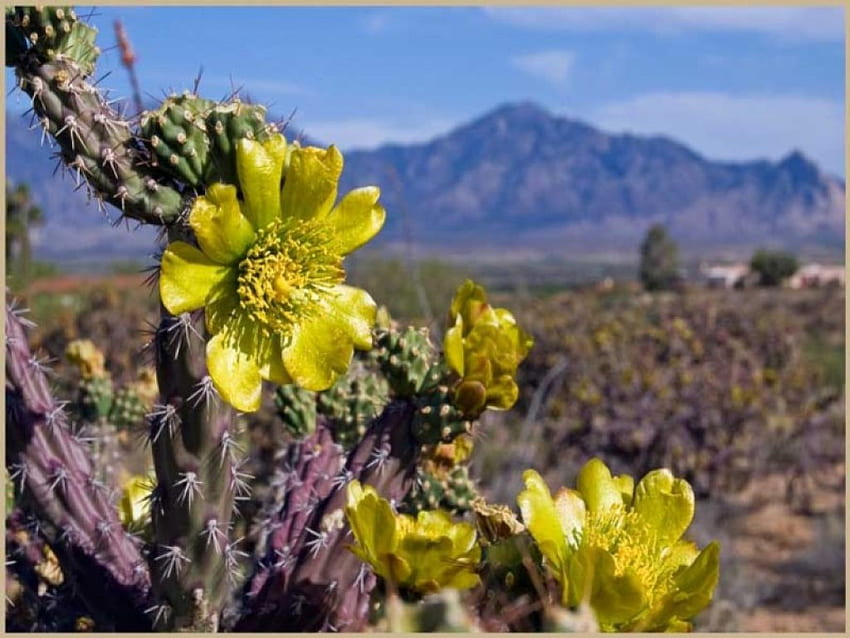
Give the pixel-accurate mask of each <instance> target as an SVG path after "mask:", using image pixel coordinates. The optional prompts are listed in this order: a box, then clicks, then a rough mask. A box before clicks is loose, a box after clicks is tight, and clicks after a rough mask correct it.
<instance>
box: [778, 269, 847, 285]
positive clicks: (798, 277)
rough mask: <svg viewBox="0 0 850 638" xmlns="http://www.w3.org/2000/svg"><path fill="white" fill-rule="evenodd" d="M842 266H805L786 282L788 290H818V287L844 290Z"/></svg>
mask: <svg viewBox="0 0 850 638" xmlns="http://www.w3.org/2000/svg"><path fill="white" fill-rule="evenodd" d="M844 275H845V268H844V266H824V265H822V264H814V263H812V264H806V265H805V266H802V267H801V268H799V269H798V270H797V272H795V273H794V274H793V275H792V276H791V278H790V279H789V280H788V287H789V288H795V289H797V288H818V287H820V286H839V287H840V288H844Z"/></svg>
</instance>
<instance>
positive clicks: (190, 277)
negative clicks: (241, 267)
mask: <svg viewBox="0 0 850 638" xmlns="http://www.w3.org/2000/svg"><path fill="white" fill-rule="evenodd" d="M227 274H228V269H227V267H226V266H222V265H221V264H217V263H215V262H214V261H213V260H212V259H210V258H209V257H207V255H205V254H204V253H202V252H201V251H200V250H198V249H197V248H195V247H194V246H191V245H189V244H187V243H185V242H182V241H175V242H172V243H170V244H169V245H168V248H166V249H165V252H164V253H163V255H162V265H161V271H160V277H159V294H160V296H161V297H162V303H163V305H164V306H165V307H166V309H167V310H168V312H170V313H171V314H173V315H179V314H182V313H184V312H188V311H190V310H197V309H198V308H203V306H204V303H205V302H206V299H207V295H208V294H209V292H210V290H211V289H212V288H213V286H214V285H215V284H216V283H218V282H219V281H221V280H222V279H224V278H225V277H226V276H227Z"/></svg>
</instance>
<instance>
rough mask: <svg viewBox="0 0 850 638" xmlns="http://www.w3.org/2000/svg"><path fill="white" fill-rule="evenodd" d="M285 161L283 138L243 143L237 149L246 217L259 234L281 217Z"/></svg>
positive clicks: (240, 184) (279, 136)
mask: <svg viewBox="0 0 850 638" xmlns="http://www.w3.org/2000/svg"><path fill="white" fill-rule="evenodd" d="M285 157H286V140H285V139H284V137H283V135H273V136H272V137H270V138H269V139H268V140H266V141H265V142H257V141H254V140H248V139H241V140H239V143H238V144H237V145H236V172H237V173H238V175H239V186H240V187H241V190H242V197H244V199H245V211H244V213H245V215H246V216H247V217H248V219H250V220H251V222H253V224H254V228H256V229H257V230H259V229H260V228H264V227H265V226H267V225H268V224H269V222H271V221H272V220H273V219H277V218H278V217H279V216H280V176H281V171H282V169H283V160H284V158H285Z"/></svg>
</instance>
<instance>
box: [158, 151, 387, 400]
mask: <svg viewBox="0 0 850 638" xmlns="http://www.w3.org/2000/svg"><path fill="white" fill-rule="evenodd" d="M342 164H343V161H342V154H341V153H340V152H339V151H338V150H337V149H336V147H334V146H331V147H330V148H328V149H319V148H315V147H305V148H301V147H300V146H297V145H294V146H293V145H290V146H289V147H287V144H286V140H285V139H284V138H283V136H282V135H275V136H273V137H271V138H270V139H269V140H267V141H265V142H257V141H253V140H248V139H243V140H240V141H239V143H238V144H237V148H236V167H237V173H238V177H239V190H238V191H237V189H236V187H235V186H232V185H230V184H222V183H217V184H213V185H212V186H210V187H209V188H208V189H207V191H206V193H205V194H204V195H203V196H201V197H199V198H198V199H197V200H196V201H195V203H194V205H193V206H192V210H191V212H190V214H189V225H190V226H191V227H192V230H193V231H194V232H195V236H196V237H197V240H198V246H199V248H196V247H195V246H193V245H191V244H188V243H186V242H183V241H174V242H172V243H171V244H169V245H168V247H167V248H166V250H165V253H164V254H163V257H162V270H161V277H160V285H159V289H160V295H161V297H162V302H163V304H164V305H165V307H166V308H167V309H168V311H169V312H171V313H172V314H175V315H176V314H181V313H184V312H187V311H191V310H196V309H199V308H205V310H206V315H205V319H206V328H207V331H208V332H209V333H210V335H212V336H211V338H210V340H209V342H208V343H207V350H206V356H207V366H208V368H209V373H210V376H211V378H212V381H213V385H214V386H215V388H216V390H217V391H218V393H219V394H220V395H221V397H222V398H223V399H224V400H225V401H227V402H228V403H230V404H231V405H233V406H234V407H235V408H237V409H238V410H241V411H243V412H253V411H255V410H257V409H259V406H260V393H261V387H262V379H268V380H271V381H274V382H276V383H292V382H294V383H297V384H298V385H300V386H301V387H303V388H306V389H308V390H325V389H327V388H329V387H330V386H331V385H332V384H333V383H334V381H335V380H336V378H337V377H338V376H339V375H340V374H342V373H343V372H345V371H346V370H347V369H348V365H349V363H350V362H351V357H352V354H353V348H358V349H369V348H371V346H372V332H371V331H372V326H373V324H374V322H375V314H376V304H375V302H374V301H373V300H372V298H371V297H370V296H369V295H368V294H367V293H366V292H365V291H363V290H359V289H357V288H352V287H350V286H345V285H343V284H342V282H343V279H344V276H345V272H344V270H343V268H342V261H343V258H344V257H345V255H347V254H349V253H350V252H352V251H354V250H355V249H357V248H359V247H360V246H362V245H363V244H365V243H366V242H368V241H369V240H370V239H372V237H374V236H375V234H376V233H377V232H378V231H379V230H380V229H381V227H382V226H383V223H384V218H385V216H386V214H385V211H384V209H383V207H381V206H380V205H379V204H378V197H379V194H380V191H379V190H378V189H377V188H376V187H374V186H368V187H365V188H358V189H355V190H353V191H351V192H349V193H348V194H347V195H346V196H345V197H343V198H342V199H341V200H340V201H339V202H338V203H337V204H336V205H334V202H335V200H336V197H337V183H338V181H339V176H340V174H341V172H342ZM281 182H282V183H283V187H282V188H281V186H280V185H281Z"/></svg>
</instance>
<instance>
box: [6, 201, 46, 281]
mask: <svg viewBox="0 0 850 638" xmlns="http://www.w3.org/2000/svg"><path fill="white" fill-rule="evenodd" d="M42 223H44V217H43V215H42V212H41V208H39V207H38V206H36V205H35V204H33V201H32V197H31V196H30V190H29V187H28V186H27V185H26V184H18V185H17V186H16V187H14V188H12V187H11V186H10V185H8V184H7V185H6V264H7V266H9V267H10V268H9V270H10V271H12V272H13V273H14V275H15V278H16V279H17V281H18V282H19V283H20V284H25V283H26V282H27V281H29V277H30V266H31V264H30V261H31V255H30V253H31V249H30V237H29V235H30V230H31V228H32V227H33V226H40V225H41V224H42Z"/></svg>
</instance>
